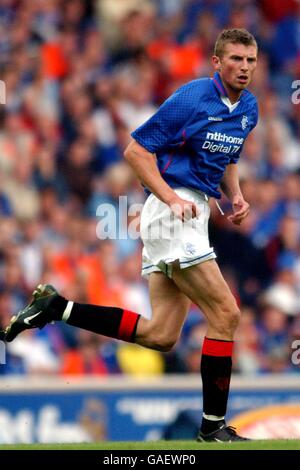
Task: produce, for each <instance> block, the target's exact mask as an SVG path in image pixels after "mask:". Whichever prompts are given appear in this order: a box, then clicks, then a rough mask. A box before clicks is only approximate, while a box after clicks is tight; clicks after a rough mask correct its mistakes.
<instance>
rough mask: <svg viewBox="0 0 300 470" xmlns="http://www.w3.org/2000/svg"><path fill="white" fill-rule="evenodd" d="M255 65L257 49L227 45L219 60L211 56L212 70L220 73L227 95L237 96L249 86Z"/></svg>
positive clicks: (242, 45) (241, 45)
mask: <svg viewBox="0 0 300 470" xmlns="http://www.w3.org/2000/svg"><path fill="white" fill-rule="evenodd" d="M256 63H257V48H256V47H255V46H245V45H244V44H233V43H227V44H226V45H225V48H224V53H223V56H222V57H221V58H220V57H217V56H213V65H214V68H215V70H217V71H219V72H220V76H221V79H222V82H223V84H224V86H225V88H226V90H227V91H228V92H229V95H230V94H231V93H233V94H235V93H238V94H239V93H240V92H241V91H242V90H244V88H246V87H247V86H248V85H249V83H250V82H251V79H252V75H253V72H254V70H255V68H256Z"/></svg>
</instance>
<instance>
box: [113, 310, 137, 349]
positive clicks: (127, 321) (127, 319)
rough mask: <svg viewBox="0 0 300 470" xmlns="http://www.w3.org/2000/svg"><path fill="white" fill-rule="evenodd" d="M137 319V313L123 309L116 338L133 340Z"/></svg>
mask: <svg viewBox="0 0 300 470" xmlns="http://www.w3.org/2000/svg"><path fill="white" fill-rule="evenodd" d="M138 319H139V315H138V314H137V313H134V312H131V311H130V310H124V311H123V315H122V320H121V323H120V327H119V331H118V338H119V339H122V340H123V341H129V342H133V340H134V338H133V337H132V336H133V333H134V329H135V325H136V322H137V321H138Z"/></svg>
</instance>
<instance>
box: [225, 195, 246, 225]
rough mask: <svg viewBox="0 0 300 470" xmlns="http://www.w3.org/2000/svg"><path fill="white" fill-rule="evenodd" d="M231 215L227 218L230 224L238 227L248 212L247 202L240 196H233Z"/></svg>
mask: <svg viewBox="0 0 300 470" xmlns="http://www.w3.org/2000/svg"><path fill="white" fill-rule="evenodd" d="M232 210H233V214H232V215H230V216H229V217H227V219H228V220H230V222H232V223H233V224H235V225H240V224H241V223H242V222H243V220H244V219H245V218H246V217H247V215H248V214H249V212H250V206H249V204H248V202H246V201H245V199H244V198H243V197H242V196H235V197H234V198H233V201H232Z"/></svg>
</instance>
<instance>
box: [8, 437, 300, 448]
mask: <svg viewBox="0 0 300 470" xmlns="http://www.w3.org/2000/svg"><path fill="white" fill-rule="evenodd" d="M1 450H111V451H114V450H300V440H296V439H290V440H265V441H249V442H241V443H239V442H236V443H228V444H225V443H205V444H203V443H198V442H195V441H150V442H93V443H83V444H10V445H9V444H8V445H4V444H2V445H0V451H1Z"/></svg>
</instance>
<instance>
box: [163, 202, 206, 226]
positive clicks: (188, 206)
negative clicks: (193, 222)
mask: <svg viewBox="0 0 300 470" xmlns="http://www.w3.org/2000/svg"><path fill="white" fill-rule="evenodd" d="M169 207H170V209H171V211H172V212H173V214H174V215H175V216H176V217H178V219H180V220H182V222H184V221H187V220H190V219H193V218H194V217H198V215H199V214H200V211H199V208H198V207H197V205H196V204H195V203H194V202H192V201H187V200H186V199H182V198H181V197H179V196H178V197H176V198H174V199H173V200H172V201H171V202H170V204H169Z"/></svg>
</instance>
